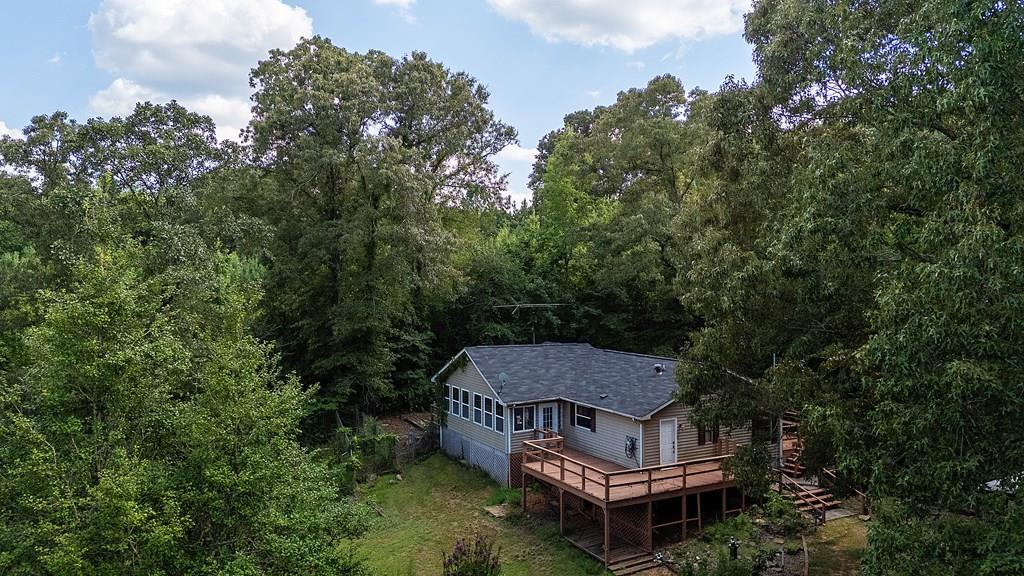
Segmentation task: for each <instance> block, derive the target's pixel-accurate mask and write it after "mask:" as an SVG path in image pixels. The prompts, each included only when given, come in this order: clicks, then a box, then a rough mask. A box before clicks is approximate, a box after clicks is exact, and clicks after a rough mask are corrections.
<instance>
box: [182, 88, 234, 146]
mask: <svg viewBox="0 0 1024 576" xmlns="http://www.w3.org/2000/svg"><path fill="white" fill-rule="evenodd" d="M181 105H182V106H184V107H185V108H188V109H189V110H192V111H193V112H198V113H200V114H205V115H207V116H209V117H211V118H213V119H214V121H215V122H216V123H217V138H218V139H220V140H237V139H238V134H239V132H241V131H242V129H243V128H245V126H246V124H248V123H249V119H250V118H251V117H252V116H251V112H252V111H251V109H250V108H249V100H248V99H247V98H226V97H224V96H221V95H220V94H208V95H206V96H201V97H199V98H186V99H184V100H181Z"/></svg>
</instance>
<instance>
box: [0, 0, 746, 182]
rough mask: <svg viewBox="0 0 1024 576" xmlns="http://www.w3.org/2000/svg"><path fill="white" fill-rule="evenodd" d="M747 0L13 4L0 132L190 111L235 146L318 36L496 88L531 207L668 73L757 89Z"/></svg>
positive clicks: (55, 0)
mask: <svg viewBox="0 0 1024 576" xmlns="http://www.w3.org/2000/svg"><path fill="white" fill-rule="evenodd" d="M747 9H749V0H34V1H33V2H8V3H5V6H4V8H3V13H4V22H5V25H4V33H3V34H0V53H2V54H5V55H6V56H5V57H4V58H3V59H2V60H0V79H2V80H0V135H5V134H6V135H9V136H13V137H18V136H19V135H20V133H21V128H22V127H23V126H25V125H26V124H28V122H29V119H30V118H31V117H32V116H34V115H36V114H43V113H51V112H54V111H56V110H64V111H66V112H68V113H69V114H70V115H71V116H72V117H73V118H76V119H78V120H80V121H84V120H86V119H88V118H91V117H94V116H103V117H110V116H114V115H123V114H126V113H130V112H131V109H132V108H133V106H134V104H135V103H136V102H138V101H145V100H149V101H153V102H166V101H168V100H170V99H176V100H178V101H179V102H181V103H182V104H183V105H185V106H186V107H188V108H189V109H191V110H194V111H196V112H200V113H203V114H208V115H209V116H211V117H212V118H213V119H214V120H215V121H216V122H217V126H218V135H219V136H220V137H221V138H232V139H238V133H239V131H240V130H241V128H242V127H244V126H245V124H246V123H247V122H248V118H249V105H250V104H249V96H250V93H251V90H250V88H249V85H248V81H247V78H248V73H249V70H250V68H252V67H253V66H254V65H255V64H256V63H257V62H258V61H259V60H260V59H262V58H264V57H265V55H266V54H267V52H268V51H269V50H270V49H273V48H284V49H287V48H289V47H290V46H293V45H294V44H295V42H296V41H298V39H299V38H302V37H308V36H310V35H313V34H318V35H321V36H325V37H327V38H330V39H331V41H332V42H334V44H336V45H339V46H342V47H344V48H346V49H349V50H353V51H358V52H365V51H367V50H370V49H377V50H383V51H384V52H387V53H388V54H391V55H393V56H396V57H400V56H402V55H405V54H408V53H409V52H411V51H413V50H419V51H424V52H426V53H427V54H428V55H429V56H430V57H431V58H432V59H434V60H438V61H441V62H443V63H444V64H445V65H446V66H447V67H449V68H450V69H452V70H461V71H465V72H467V73H469V74H471V75H473V76H475V77H476V78H477V79H479V80H480V81H481V82H482V83H483V84H484V85H486V86H487V87H488V89H489V91H490V93H491V100H490V105H491V108H492V109H493V110H494V111H495V114H496V115H497V116H498V118H500V119H501V120H502V121H504V122H506V123H508V124H510V125H512V126H514V127H515V128H516V129H517V130H518V132H519V144H518V145H516V146H510V147H508V148H506V149H505V150H503V151H502V152H501V153H500V154H499V155H498V158H497V160H498V162H499V164H500V165H501V167H502V169H503V171H505V172H508V173H509V174H510V179H509V191H508V192H509V194H510V195H511V196H512V197H513V198H514V199H515V200H517V201H519V200H522V199H524V198H529V190H528V189H527V187H526V181H527V177H528V176H529V173H530V167H531V164H532V161H533V155H534V154H535V149H536V146H537V142H538V140H540V138H541V137H542V136H544V134H546V133H547V132H549V131H551V130H554V129H556V128H558V127H559V126H561V124H562V118H563V117H564V116H565V115H566V114H568V113H570V112H573V111H575V110H581V109H587V108H593V107H594V106H598V105H608V104H611V103H613V102H614V101H615V97H616V94H617V93H618V92H619V91H622V90H628V89H629V88H632V87H641V86H644V85H645V84H646V83H647V81H648V80H650V79H651V78H653V77H654V76H657V75H659V74H665V73H668V74H673V75H675V76H677V77H679V78H680V79H681V80H682V81H683V84H684V86H686V88H687V89H691V88H696V87H701V88H705V89H708V90H714V89H716V88H717V87H718V86H719V85H720V84H721V83H722V81H723V80H724V79H725V77H726V76H728V75H730V74H731V75H734V76H736V77H737V78H747V79H752V78H753V76H754V66H753V63H752V61H751V51H750V47H749V46H748V45H747V44H746V43H745V42H744V40H743V37H742V31H743V16H742V15H743V13H744V12H745V11H746V10H747Z"/></svg>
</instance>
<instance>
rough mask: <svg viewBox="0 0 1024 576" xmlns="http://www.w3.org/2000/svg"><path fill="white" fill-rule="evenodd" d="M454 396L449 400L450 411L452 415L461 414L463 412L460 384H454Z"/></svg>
mask: <svg viewBox="0 0 1024 576" xmlns="http://www.w3.org/2000/svg"><path fill="white" fill-rule="evenodd" d="M451 389H452V392H451V394H452V396H451V399H450V400H449V401H448V404H449V405H448V413H449V414H451V415H452V416H459V414H461V413H462V390H461V389H460V388H459V387H458V386H452V387H451Z"/></svg>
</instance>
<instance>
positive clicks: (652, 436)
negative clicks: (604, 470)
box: [643, 402, 750, 466]
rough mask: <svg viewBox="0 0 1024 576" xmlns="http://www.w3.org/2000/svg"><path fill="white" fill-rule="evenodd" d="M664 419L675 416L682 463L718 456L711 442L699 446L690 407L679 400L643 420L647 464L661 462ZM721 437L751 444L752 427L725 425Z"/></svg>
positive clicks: (677, 443)
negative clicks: (729, 427) (662, 423)
mask: <svg viewBox="0 0 1024 576" xmlns="http://www.w3.org/2000/svg"><path fill="white" fill-rule="evenodd" d="M665 418H676V419H677V421H676V429H677V430H678V434H679V435H678V439H677V441H676V450H677V453H678V460H679V462H683V461H684V460H693V459H694V458H704V457H707V456H714V455H715V444H714V443H712V442H708V443H707V444H705V445H703V446H698V445H697V427H696V426H695V425H693V423H692V422H691V421H690V407H689V406H686V405H684V404H680V403H679V402H673V403H672V404H669V405H668V406H666V407H665V408H662V409H661V410H660V411H659V412H656V413H655V414H654V415H653V416H651V418H650V420H646V421H644V442H643V444H644V451H643V453H644V466H658V465H660V464H661V432H660V428H659V426H660V423H661V421H662V420H663V419H665ZM720 435H721V437H722V438H730V439H732V441H733V442H735V443H736V444H737V445H744V444H750V426H749V425H748V426H744V427H742V428H734V429H732V430H729V429H728V428H722V429H721V432H720Z"/></svg>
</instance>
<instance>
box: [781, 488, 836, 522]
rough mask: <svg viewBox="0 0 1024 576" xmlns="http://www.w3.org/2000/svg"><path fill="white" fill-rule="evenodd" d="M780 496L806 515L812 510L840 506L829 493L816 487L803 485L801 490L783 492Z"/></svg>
mask: <svg viewBox="0 0 1024 576" xmlns="http://www.w3.org/2000/svg"><path fill="white" fill-rule="evenodd" d="M782 496H783V497H784V498H785V499H786V500H789V501H790V502H792V503H793V505H794V506H796V509H797V510H799V511H801V512H806V513H808V514H810V513H811V512H812V511H814V510H831V509H833V508H838V507H839V505H840V504H841V502H840V501H839V499H837V498H836V497H835V496H833V495H832V493H831V492H829V491H828V490H827V489H825V488H821V487H818V486H809V485H804V486H803V490H783V491H782ZM826 517H827V516H826Z"/></svg>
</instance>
